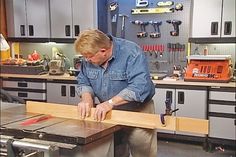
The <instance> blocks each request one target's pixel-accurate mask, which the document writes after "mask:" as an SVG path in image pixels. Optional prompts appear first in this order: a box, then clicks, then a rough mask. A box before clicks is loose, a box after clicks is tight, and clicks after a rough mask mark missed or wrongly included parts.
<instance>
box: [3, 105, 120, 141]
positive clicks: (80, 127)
mask: <svg viewBox="0 0 236 157" xmlns="http://www.w3.org/2000/svg"><path fill="white" fill-rule="evenodd" d="M8 105H9V104H8ZM12 105H13V106H14V104H12ZM1 106H4V103H2V104H1ZM42 116H45V115H43V114H32V113H26V112H25V105H15V106H14V107H11V108H6V109H4V107H3V108H2V107H1V130H0V134H2V135H8V136H14V137H19V138H32V139H40V140H47V141H54V142H62V143H67V144H76V145H85V144H88V143H91V142H93V141H96V140H98V139H101V138H103V137H105V136H107V135H109V134H112V133H114V132H115V131H117V130H119V129H120V126H118V125H113V124H106V123H98V122H91V121H82V120H73V119H66V118H56V117H51V118H48V119H46V120H42V121H39V122H37V123H34V124H30V125H22V123H23V122H25V121H28V120H30V119H35V118H40V117H42Z"/></svg>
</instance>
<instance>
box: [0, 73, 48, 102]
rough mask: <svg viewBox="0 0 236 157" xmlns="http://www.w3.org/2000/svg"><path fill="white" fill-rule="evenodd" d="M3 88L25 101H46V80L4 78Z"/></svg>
mask: <svg viewBox="0 0 236 157" xmlns="http://www.w3.org/2000/svg"><path fill="white" fill-rule="evenodd" d="M2 88H3V89H4V90H6V91H7V92H8V93H9V94H11V95H14V96H18V97H21V98H22V99H24V100H34V101H46V80H41V79H40V80H37V79H34V80H32V79H21V78H3V79H2Z"/></svg>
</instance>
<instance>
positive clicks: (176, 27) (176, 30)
mask: <svg viewBox="0 0 236 157" xmlns="http://www.w3.org/2000/svg"><path fill="white" fill-rule="evenodd" d="M166 22H167V23H169V24H172V25H173V26H174V30H173V31H170V35H171V36H179V25H181V23H182V22H181V21H178V20H172V21H171V20H167V21H166Z"/></svg>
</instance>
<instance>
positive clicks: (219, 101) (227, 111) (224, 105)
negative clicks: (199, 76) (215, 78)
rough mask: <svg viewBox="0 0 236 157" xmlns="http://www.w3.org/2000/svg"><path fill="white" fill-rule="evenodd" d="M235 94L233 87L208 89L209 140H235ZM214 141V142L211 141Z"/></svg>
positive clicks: (219, 141)
mask: <svg viewBox="0 0 236 157" xmlns="http://www.w3.org/2000/svg"><path fill="white" fill-rule="evenodd" d="M235 117H236V95H235V88H214V87H211V88H210V90H209V112H208V118H209V120H210V132H209V138H210V140H213V141H216V142H217V140H218V143H221V144H222V142H223V141H226V140H231V141H232V143H233V141H235V140H236V135H235V132H236V119H235ZM213 143H214V142H213Z"/></svg>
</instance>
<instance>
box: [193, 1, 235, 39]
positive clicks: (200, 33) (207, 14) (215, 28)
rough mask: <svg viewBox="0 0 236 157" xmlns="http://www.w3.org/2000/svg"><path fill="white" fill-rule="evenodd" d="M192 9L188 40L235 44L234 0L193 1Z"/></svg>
mask: <svg viewBox="0 0 236 157" xmlns="http://www.w3.org/2000/svg"><path fill="white" fill-rule="evenodd" d="M192 7H193V9H192V25H191V33H190V38H210V39H208V40H209V41H212V40H211V39H213V38H217V39H219V38H221V39H222V40H219V41H224V40H225V42H231V41H234V42H235V0H207V1H205V0H193V1H192ZM193 41H194V40H193ZM215 41H217V40H215Z"/></svg>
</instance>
